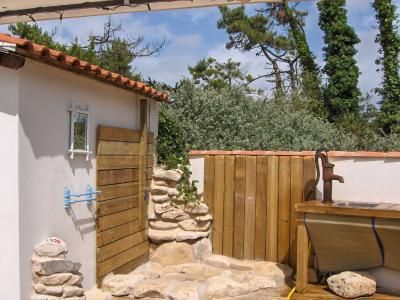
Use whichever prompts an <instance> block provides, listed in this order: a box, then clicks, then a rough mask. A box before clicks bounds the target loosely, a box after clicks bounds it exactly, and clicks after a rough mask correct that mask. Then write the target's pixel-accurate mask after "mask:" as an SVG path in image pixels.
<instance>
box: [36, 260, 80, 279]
mask: <svg viewBox="0 0 400 300" xmlns="http://www.w3.org/2000/svg"><path fill="white" fill-rule="evenodd" d="M80 268H81V264H80V263H75V262H72V261H70V260H67V259H57V258H42V259H38V258H33V259H32V269H33V271H34V272H36V273H38V274H40V275H52V274H54V273H77V272H78V271H79V269H80Z"/></svg>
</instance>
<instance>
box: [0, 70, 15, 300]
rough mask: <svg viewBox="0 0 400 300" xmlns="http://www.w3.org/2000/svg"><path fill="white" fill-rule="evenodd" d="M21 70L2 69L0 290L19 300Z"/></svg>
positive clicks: (0, 73) (0, 107)
mask: <svg viewBox="0 0 400 300" xmlns="http://www.w3.org/2000/svg"><path fill="white" fill-rule="evenodd" d="M18 80H19V72H18V71H12V70H9V69H6V68H0V82H1V88H0V91H1V92H0V136H1V147H0V169H1V171H0V182H1V185H0V187H1V188H0V201H1V209H0V236H1V240H2V243H1V247H0V266H1V269H2V271H1V272H0V289H1V291H2V292H1V294H2V295H1V298H2V299H20V288H19V287H20V277H19V266H20V260H19V244H20V241H19V223H18V222H19V214H18V210H19V201H18Z"/></svg>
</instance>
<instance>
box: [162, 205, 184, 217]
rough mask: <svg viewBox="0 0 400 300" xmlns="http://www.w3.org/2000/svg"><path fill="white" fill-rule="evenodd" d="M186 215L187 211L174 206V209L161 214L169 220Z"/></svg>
mask: <svg viewBox="0 0 400 300" xmlns="http://www.w3.org/2000/svg"><path fill="white" fill-rule="evenodd" d="M183 216H185V212H184V211H183V210H181V209H179V208H176V207H173V208H172V209H170V210H168V211H167V212H164V213H163V214H162V215H161V218H163V219H167V220H176V219H177V218H180V217H183Z"/></svg>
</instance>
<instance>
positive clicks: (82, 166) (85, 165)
mask: <svg viewBox="0 0 400 300" xmlns="http://www.w3.org/2000/svg"><path fill="white" fill-rule="evenodd" d="M92 151H93V150H92ZM93 156H94V154H92V155H91V156H90V157H93ZM90 157H89V160H86V155H77V157H75V158H74V159H71V158H70V154H69V153H66V154H65V160H66V161H68V164H69V167H70V168H71V171H72V174H73V175H74V176H75V175H76V174H75V173H76V170H85V171H86V175H88V176H89V173H90V170H93V164H92V161H91V159H90Z"/></svg>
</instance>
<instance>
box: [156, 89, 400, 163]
mask: <svg viewBox="0 0 400 300" xmlns="http://www.w3.org/2000/svg"><path fill="white" fill-rule="evenodd" d="M173 99H174V100H173V103H172V104H170V105H167V106H163V107H162V110H161V113H160V132H159V134H160V136H159V142H160V141H163V140H164V141H165V140H166V139H172V140H171V141H170V142H168V143H164V144H162V145H161V149H160V143H159V145H158V147H159V149H158V153H159V155H160V157H161V159H160V161H163V160H164V161H165V157H172V158H173V159H174V155H176V156H177V157H183V156H182V155H183V152H185V153H186V151H187V150H188V149H189V148H190V149H198V150H213V149H214V150H215V149H218V150H294V151H301V150H316V149H318V148H321V147H324V148H328V149H330V150H348V151H352V150H376V151H388V150H398V149H400V138H399V136H397V135H394V134H393V135H390V136H381V135H378V134H376V133H375V132H373V131H372V130H369V129H368V128H367V127H366V128H365V130H354V131H347V132H345V131H344V130H342V129H338V128H336V127H335V125H334V124H332V123H329V122H328V121H326V120H325V119H322V118H319V117H316V116H315V114H313V113H312V112H310V111H309V110H307V109H306V103H305V102H304V103H302V101H301V100H295V101H294V100H291V99H287V98H284V97H283V98H274V99H268V98H265V97H263V98H262V97H250V96H248V95H246V94H245V92H244V91H243V90H242V89H240V88H225V89H221V90H218V91H217V90H214V89H212V88H208V89H202V88H198V87H196V86H195V85H194V84H193V83H192V82H190V81H183V82H182V83H181V85H180V87H179V88H178V89H177V90H176V92H175V93H174V94H173ZM165 116H168V117H169V118H170V119H171V120H173V122H164V121H163V118H164V117H165ZM163 126H171V127H170V128H169V129H165V128H162V127H163ZM165 134H166V135H168V134H170V137H168V138H167V137H166V136H164V135H165ZM177 135H179V137H178V136H177ZM169 145H172V146H169ZM172 152H173V153H175V154H173V153H172ZM185 155H186V154H185Z"/></svg>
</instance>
